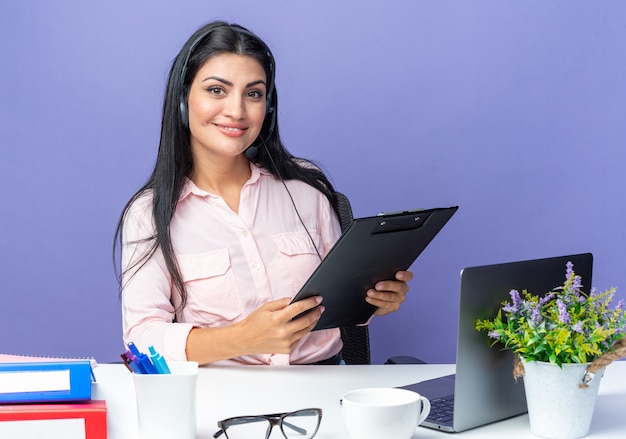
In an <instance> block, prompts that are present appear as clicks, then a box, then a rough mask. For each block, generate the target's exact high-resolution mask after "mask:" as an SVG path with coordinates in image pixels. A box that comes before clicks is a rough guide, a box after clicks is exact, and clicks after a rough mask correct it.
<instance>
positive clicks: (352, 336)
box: [336, 192, 425, 364]
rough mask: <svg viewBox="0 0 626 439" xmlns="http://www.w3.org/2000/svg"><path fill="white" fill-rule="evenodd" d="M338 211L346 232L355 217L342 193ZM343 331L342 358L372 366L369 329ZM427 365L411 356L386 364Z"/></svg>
mask: <svg viewBox="0 0 626 439" xmlns="http://www.w3.org/2000/svg"><path fill="white" fill-rule="evenodd" d="M336 195H337V210H338V211H339V223H340V224H341V231H342V232H343V231H345V230H346V229H347V228H348V227H349V226H350V224H352V220H353V218H354V215H353V213H352V206H351V205H350V200H348V197H346V196H345V195H344V194H342V193H341V192H336ZM339 329H340V331H341V340H342V341H343V351H342V356H343V360H344V361H345V362H346V364H370V363H371V357H370V336H369V327H368V326H367V325H365V326H349V327H348V326H347V327H342V328H339ZM416 363H425V362H424V361H422V360H420V359H419V358H415V357H409V356H395V357H391V358H389V359H387V361H386V362H385V364H416Z"/></svg>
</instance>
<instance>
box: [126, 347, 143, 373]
mask: <svg viewBox="0 0 626 439" xmlns="http://www.w3.org/2000/svg"><path fill="white" fill-rule="evenodd" d="M123 355H125V356H126V358H128V362H129V363H128V364H129V366H130V367H131V369H132V370H133V372H135V373H147V372H146V370H145V369H144V367H143V366H142V365H141V363H139V358H137V356H136V355H135V354H133V353H132V352H131V351H130V350H127V351H126V352H124V354H123Z"/></svg>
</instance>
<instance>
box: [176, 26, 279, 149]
mask: <svg viewBox="0 0 626 439" xmlns="http://www.w3.org/2000/svg"><path fill="white" fill-rule="evenodd" d="M224 26H227V27H230V28H231V29H233V30H234V31H236V32H238V33H240V34H242V35H246V36H248V37H251V38H253V39H254V40H255V41H256V42H258V43H259V44H261V45H262V46H263V50H264V51H265V54H266V56H267V58H268V59H269V63H268V64H269V78H268V83H267V92H266V96H265V119H264V120H263V126H262V127H261V133H259V140H260V142H261V143H263V145H265V142H264V141H263V137H262V135H263V133H264V132H265V137H266V138H269V137H270V136H271V134H272V132H274V128H275V126H276V107H275V106H274V104H273V102H272V95H273V94H274V88H275V81H276V68H275V66H276V63H275V62H274V55H272V51H271V50H270V48H269V47H268V46H267V44H265V43H264V42H263V40H261V39H260V38H259V37H258V36H256V35H255V34H254V33H252V32H250V31H249V30H247V29H245V28H243V27H241V26H237V25H228V24H226V25H224ZM221 27H222V26H219V27H211V28H210V29H207V30H206V31H205V32H202V33H201V34H200V35H198V36H197V37H196V39H195V40H193V42H192V43H191V44H190V45H189V49H188V50H187V53H186V54H185V59H184V62H183V65H182V67H181V69H180V84H179V90H180V96H179V104H178V107H179V111H180V119H181V121H182V123H183V125H184V127H185V128H189V109H188V107H187V93H186V92H185V77H186V76H187V69H188V64H189V59H190V58H191V55H192V54H193V52H194V50H195V49H196V47H197V46H198V45H199V44H200V42H201V41H202V40H204V39H205V38H207V37H208V36H209V35H210V34H211V33H212V32H213V31H215V30H216V29H219V28H221ZM258 147H259V142H255V143H253V144H252V145H251V146H250V147H248V149H247V150H246V152H245V154H246V157H248V159H249V160H252V159H253V158H254V157H255V156H256V154H257V152H258ZM265 148H266V149H267V146H266V147H265Z"/></svg>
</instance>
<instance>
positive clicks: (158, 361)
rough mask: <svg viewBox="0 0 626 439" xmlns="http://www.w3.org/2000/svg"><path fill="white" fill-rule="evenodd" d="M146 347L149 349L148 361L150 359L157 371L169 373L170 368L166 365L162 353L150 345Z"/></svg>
mask: <svg viewBox="0 0 626 439" xmlns="http://www.w3.org/2000/svg"><path fill="white" fill-rule="evenodd" d="M148 349H149V350H150V354H149V357H150V361H152V364H154V367H156V370H157V372H158V373H164V374H167V373H170V368H169V366H168V365H167V362H166V361H165V358H163V355H161V354H159V353H158V352H157V351H156V349H154V346H152V345H150V346H148Z"/></svg>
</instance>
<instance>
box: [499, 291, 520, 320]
mask: <svg viewBox="0 0 626 439" xmlns="http://www.w3.org/2000/svg"><path fill="white" fill-rule="evenodd" d="M509 294H510V295H511V299H512V300H513V303H508V302H507V303H506V305H505V306H504V307H503V308H502V310H503V311H504V312H507V313H511V314H515V313H517V312H519V310H520V305H521V304H522V298H521V297H520V295H519V291H517V290H511V292H510V293H509Z"/></svg>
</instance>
